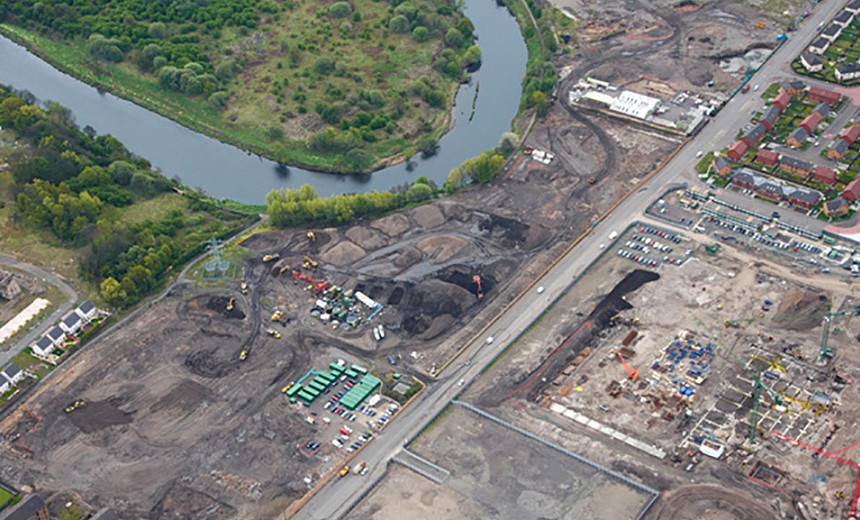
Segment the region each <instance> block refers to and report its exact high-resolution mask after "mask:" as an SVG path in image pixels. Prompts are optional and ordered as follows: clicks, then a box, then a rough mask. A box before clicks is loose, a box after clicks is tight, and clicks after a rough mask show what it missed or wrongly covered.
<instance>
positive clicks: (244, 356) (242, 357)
mask: <svg viewBox="0 0 860 520" xmlns="http://www.w3.org/2000/svg"><path fill="white" fill-rule="evenodd" d="M246 359H248V351H247V350H243V351H242V352H240V353H239V361H245V360H246Z"/></svg>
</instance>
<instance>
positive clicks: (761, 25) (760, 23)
mask: <svg viewBox="0 0 860 520" xmlns="http://www.w3.org/2000/svg"><path fill="white" fill-rule="evenodd" d="M765 25H766V24H765V23H764V20H759V21H757V22H756V23H755V27H756V29H764V27H765Z"/></svg>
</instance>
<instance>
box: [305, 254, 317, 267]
mask: <svg viewBox="0 0 860 520" xmlns="http://www.w3.org/2000/svg"><path fill="white" fill-rule="evenodd" d="M318 266H319V264H318V263H317V261H316V260H314V259H313V258H311V257H309V256H306V257H305V261H304V262H302V268H303V269H308V270H310V269H316V268H317V267H318Z"/></svg>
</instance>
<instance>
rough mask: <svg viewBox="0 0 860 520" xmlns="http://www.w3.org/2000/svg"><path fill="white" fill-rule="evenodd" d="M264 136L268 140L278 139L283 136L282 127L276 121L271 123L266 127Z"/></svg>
mask: <svg viewBox="0 0 860 520" xmlns="http://www.w3.org/2000/svg"><path fill="white" fill-rule="evenodd" d="M266 137H267V138H268V139H269V141H280V140H281V139H283V138H284V128H283V127H282V126H281V125H279V124H277V123H275V124H272V126H270V127H269V128H267V129H266Z"/></svg>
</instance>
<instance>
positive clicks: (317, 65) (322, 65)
mask: <svg viewBox="0 0 860 520" xmlns="http://www.w3.org/2000/svg"><path fill="white" fill-rule="evenodd" d="M334 66H335V63H334V60H333V59H331V58H329V57H328V56H320V57H319V58H317V61H315V62H314V72H316V73H317V74H322V75H326V74H329V73H331V72H332V71H334Z"/></svg>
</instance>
